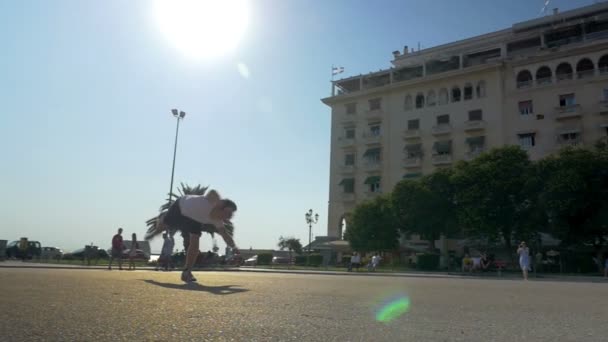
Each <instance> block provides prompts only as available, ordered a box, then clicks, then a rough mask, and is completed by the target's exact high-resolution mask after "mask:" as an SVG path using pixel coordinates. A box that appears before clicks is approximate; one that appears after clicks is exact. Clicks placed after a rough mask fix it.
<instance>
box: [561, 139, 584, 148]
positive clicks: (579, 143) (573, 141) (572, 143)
mask: <svg viewBox="0 0 608 342" xmlns="http://www.w3.org/2000/svg"><path fill="white" fill-rule="evenodd" d="M558 143H559V145H560V146H562V147H566V146H573V147H576V146H582V145H583V139H582V138H581V137H578V138H576V139H567V140H561V139H560V140H558Z"/></svg>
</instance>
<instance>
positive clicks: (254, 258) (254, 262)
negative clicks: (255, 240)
mask: <svg viewBox="0 0 608 342" xmlns="http://www.w3.org/2000/svg"><path fill="white" fill-rule="evenodd" d="M257 264H258V256H257V255H254V256H252V257H251V258H249V259H247V260H245V265H246V266H255V265H257Z"/></svg>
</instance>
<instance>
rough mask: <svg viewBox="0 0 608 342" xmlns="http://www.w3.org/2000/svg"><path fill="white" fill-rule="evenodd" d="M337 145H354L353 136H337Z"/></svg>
mask: <svg viewBox="0 0 608 342" xmlns="http://www.w3.org/2000/svg"><path fill="white" fill-rule="evenodd" d="M338 145H340V146H341V147H349V146H353V145H355V138H347V137H338Z"/></svg>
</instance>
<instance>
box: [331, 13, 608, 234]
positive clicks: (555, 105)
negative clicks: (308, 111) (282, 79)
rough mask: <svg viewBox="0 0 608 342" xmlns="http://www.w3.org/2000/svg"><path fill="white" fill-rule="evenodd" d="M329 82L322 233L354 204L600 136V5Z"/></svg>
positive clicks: (607, 98)
mask: <svg viewBox="0 0 608 342" xmlns="http://www.w3.org/2000/svg"><path fill="white" fill-rule="evenodd" d="M393 57H394V58H393V60H392V61H391V63H392V66H391V67H390V68H389V69H387V70H382V71H379V72H374V73H369V74H367V75H359V76H355V77H350V78H346V79H342V80H338V81H334V82H332V95H331V96H330V97H327V98H325V99H323V100H322V101H323V102H324V103H325V104H327V105H328V106H330V107H331V153H330V156H331V157H330V158H331V161H330V189H329V217H328V235H329V236H331V237H336V238H342V234H343V228H344V225H345V224H346V221H347V220H346V219H347V218H348V214H349V213H350V212H352V210H353V208H354V207H355V205H356V204H357V203H360V202H361V201H364V200H366V199H370V198H373V197H374V196H377V195H378V194H380V193H382V192H383V191H385V192H388V191H390V190H391V189H392V188H393V187H394V186H395V184H397V183H398V182H399V181H401V180H402V179H404V178H417V177H420V176H421V175H422V174H426V173H430V172H432V171H433V170H435V169H437V168H442V167H449V166H450V165H452V164H453V163H454V162H455V161H458V160H471V159H473V158H475V157H476V156H477V155H479V154H480V153H482V152H484V151H486V150H488V149H490V148H493V147H499V146H504V145H519V146H521V147H522V148H523V149H525V150H527V151H528V152H529V154H530V158H531V159H533V160H536V159H539V158H542V157H544V156H546V155H547V154H550V153H553V152H556V151H558V150H559V149H560V148H562V147H563V146H566V145H591V144H593V143H595V142H596V141H598V140H600V139H602V138H605V137H607V136H608V4H607V3H599V4H595V5H592V6H587V7H583V8H580V9H576V10H572V11H567V12H563V13H558V12H557V11H554V13H553V14H552V15H550V16H546V17H543V18H539V19H535V20H530V21H526V22H522V23H517V24H514V25H512V27H511V28H509V29H505V30H501V31H497V32H492V33H489V34H484V35H481V36H477V37H473V38H470V39H466V40H462V41H457V42H454V43H449V44H445V45H441V46H437V47H433V48H429V49H424V50H419V51H411V50H408V48H407V46H406V47H405V48H404V50H403V51H402V52H401V51H394V52H393Z"/></svg>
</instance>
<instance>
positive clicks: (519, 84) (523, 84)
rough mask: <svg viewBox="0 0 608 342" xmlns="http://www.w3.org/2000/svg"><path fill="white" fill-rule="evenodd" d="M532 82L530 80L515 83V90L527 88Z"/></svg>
mask: <svg viewBox="0 0 608 342" xmlns="http://www.w3.org/2000/svg"><path fill="white" fill-rule="evenodd" d="M533 82H534V81H532V80H528V81H520V82H517V89H523V88H529V87H531V86H532V83H533Z"/></svg>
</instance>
